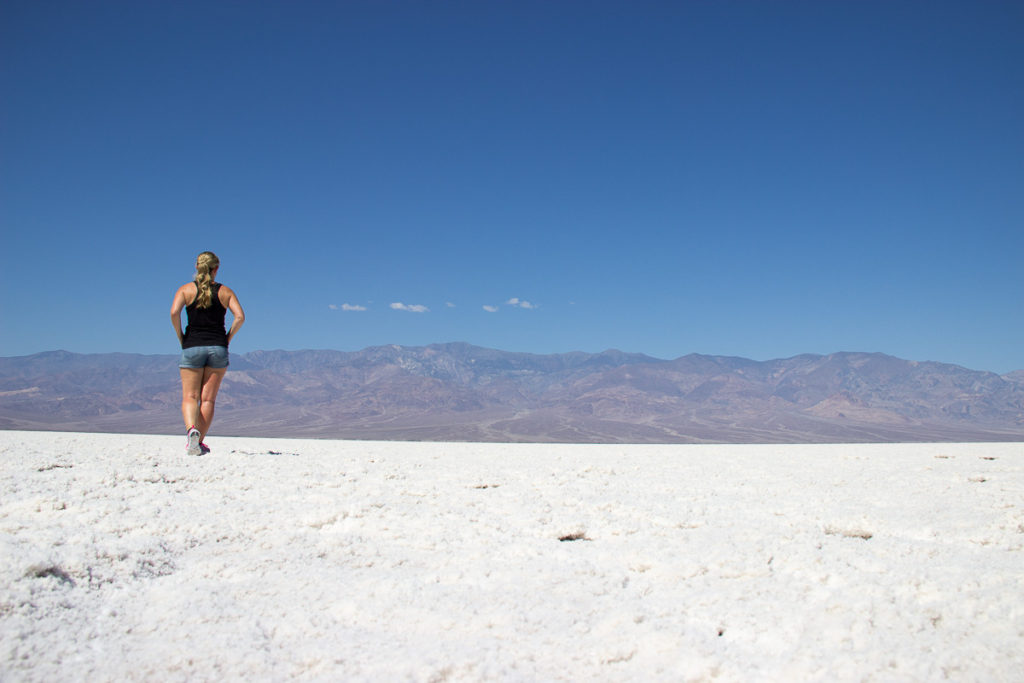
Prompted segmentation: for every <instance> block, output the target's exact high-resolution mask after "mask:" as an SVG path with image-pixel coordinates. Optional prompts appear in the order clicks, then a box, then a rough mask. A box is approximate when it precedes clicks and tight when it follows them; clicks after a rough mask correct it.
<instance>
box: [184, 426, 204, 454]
mask: <svg viewBox="0 0 1024 683" xmlns="http://www.w3.org/2000/svg"><path fill="white" fill-rule="evenodd" d="M186 437H187V438H188V441H187V443H186V444H185V453H186V454H187V455H202V454H203V449H202V448H200V447H199V437H200V434H199V430H198V429H196V428H195V427H189V430H188V434H187V435H186Z"/></svg>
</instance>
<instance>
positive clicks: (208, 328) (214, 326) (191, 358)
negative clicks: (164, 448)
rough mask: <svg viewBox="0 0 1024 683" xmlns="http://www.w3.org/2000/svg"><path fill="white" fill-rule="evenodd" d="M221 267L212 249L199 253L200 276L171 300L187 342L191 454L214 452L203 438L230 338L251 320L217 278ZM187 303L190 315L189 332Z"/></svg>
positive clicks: (185, 405) (184, 378) (185, 393)
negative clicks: (227, 322)
mask: <svg viewBox="0 0 1024 683" xmlns="http://www.w3.org/2000/svg"><path fill="white" fill-rule="evenodd" d="M219 267H220V260H219V259H218V258H217V256H216V254H214V253H213V252H212V251H204V252H203V253H202V254H200V255H199V256H197V257H196V279H195V280H194V281H192V282H189V283H188V284H184V285H182V286H181V287H179V288H178V291H177V292H176V293H175V294H174V301H173V302H171V324H172V325H174V331H175V332H177V334H178V341H179V342H181V362H180V363H178V367H179V368H181V416H182V417H183V418H184V419H185V428H186V450H185V452H186V453H188V454H189V455H203V454H205V453H209V452H210V449H209V448H208V447H207V446H206V444H205V443H204V442H203V439H204V438H206V434H207V432H209V431H210V423H211V422H213V409H214V406H215V405H216V403H217V392H218V391H219V390H220V383H221V380H223V379H224V373H225V372H227V369H228V344H230V343H231V339H232V338H234V336H235V334H237V333H238V330H239V328H241V327H242V323H244V322H245V313H244V312H243V311H242V305H241V304H240V303H238V297H237V296H235V293H234V292H233V291H232V290H231V288H230V287H228V286H226V285H222V284H220V283H219V282H215V281H214V280H215V279H216V277H217V269H218V268H219ZM181 309H185V313H186V314H187V315H188V326H187V327H186V328H185V332H184V333H182V331H181ZM229 309H230V311H231V314H232V315H233V316H234V320H233V321H232V323H231V329H230V330H228V331H227V332H225V331H224V314H225V313H226V312H227V311H228V310H229Z"/></svg>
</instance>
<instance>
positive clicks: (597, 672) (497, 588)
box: [0, 431, 1024, 681]
mask: <svg viewBox="0 0 1024 683" xmlns="http://www.w3.org/2000/svg"><path fill="white" fill-rule="evenodd" d="M182 441H183V440H182V438H181V437H169V436H133V435H111V434H75V433H41V432H16V431H0V485H2V488H0V490H2V492H3V494H2V499H0V530H2V533H0V539H2V540H0V543H2V546H0V679H2V680H11V681H14V680H19V681H54V680H119V681H120V680H140V681H141V680H162V681H168V680H169V681H174V680H197V679H198V680H274V681H277V680H295V679H298V680H336V679H344V680H366V681H406V680H412V681H441V680H451V681H467V680H524V681H527V680H609V681H618V680H621V681H626V680H711V679H714V680H724V681H747V680H820V681H835V680H885V681H901V680H907V681H913V680H943V679H950V680H957V681H967V680H979V681H980V680H984V681H1012V680H1018V681H1019V680H1020V675H1021V674H1020V672H1021V671H1024V647H1022V643H1024V597H1022V596H1024V552H1022V551H1024V444H1019V443H1018V444H1013V443H1002V444H998V443H995V444H909V445H905V444H888V445H863V444H858V445H824V446H823V445H814V446H794V445H779V446H722V445H713V446H618V445H617V446H604V445H585V446H583V445H579V446H576V445H540V444H529V445H526V444H517V445H501V444H472V443H385V442H367V441H362V442H360V441H317V440H298V439H295V440H292V439H277V440H273V439H254V438H215V437H212V438H210V439H209V440H208V441H209V444H210V446H211V447H212V448H213V452H212V453H211V454H209V455H207V456H204V457H199V458H193V457H187V456H185V455H184V449H183V443H182Z"/></svg>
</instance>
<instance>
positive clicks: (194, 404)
mask: <svg viewBox="0 0 1024 683" xmlns="http://www.w3.org/2000/svg"><path fill="white" fill-rule="evenodd" d="M179 369H180V370H181V417H182V419H183V420H185V429H188V428H189V427H191V426H192V425H198V424H199V419H200V416H199V398H200V396H202V387H203V369H202V368H179Z"/></svg>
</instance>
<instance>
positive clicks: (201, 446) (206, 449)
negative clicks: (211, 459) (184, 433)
mask: <svg viewBox="0 0 1024 683" xmlns="http://www.w3.org/2000/svg"><path fill="white" fill-rule="evenodd" d="M199 450H201V451H202V452H203V455H206V454H207V453H209V452H210V447H209V446H207V445H206V444H205V443H203V442H202V441H200V442H199Z"/></svg>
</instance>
